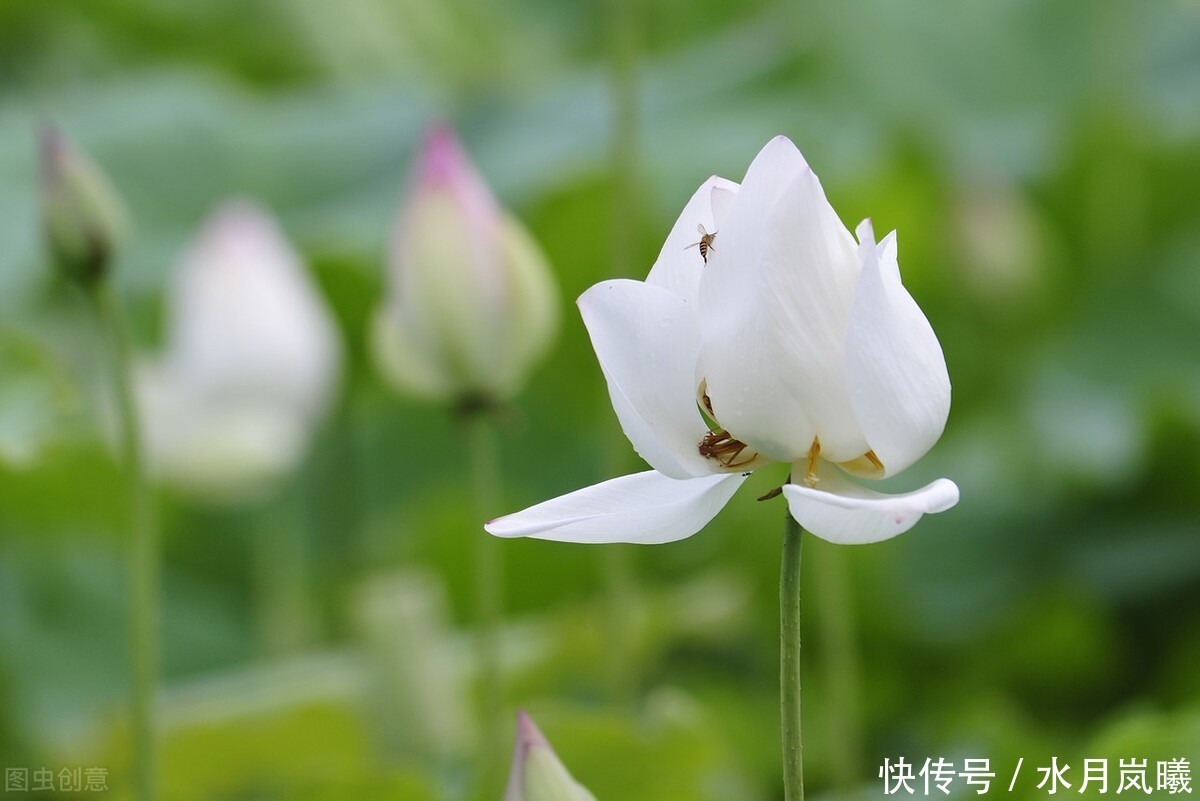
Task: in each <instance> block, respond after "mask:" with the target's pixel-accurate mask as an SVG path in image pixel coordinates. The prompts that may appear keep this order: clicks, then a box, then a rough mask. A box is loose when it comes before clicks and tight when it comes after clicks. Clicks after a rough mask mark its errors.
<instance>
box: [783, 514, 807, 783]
mask: <svg viewBox="0 0 1200 801" xmlns="http://www.w3.org/2000/svg"><path fill="white" fill-rule="evenodd" d="M803 534H804V529H802V528H800V524H799V523H797V522H796V521H795V519H794V518H793V517H792V516H791V515H790V514H789V515H787V521H786V526H785V527H784V532H783V567H782V569H781V571H780V575H779V645H780V653H779V697H780V712H781V722H782V726H781V732H782V735H783V740H782V742H783V793H784V800H785V801H804V746H803V742H802V740H801V737H800V546H801V539H802V537H803Z"/></svg>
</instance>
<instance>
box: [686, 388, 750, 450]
mask: <svg viewBox="0 0 1200 801" xmlns="http://www.w3.org/2000/svg"><path fill="white" fill-rule="evenodd" d="M696 398H697V402H698V403H699V406H700V413H701V416H702V417H703V418H704V420H705V422H706V423H708V426H709V429H708V433H707V434H705V435H704V438H703V439H701V440H700V444H699V446H697V449H698V450H699V451H700V455H701V456H703V457H704V458H705V459H715V460H716V461H717V462H718V463H719V464H720V465H721V466H722V467H726V468H729V469H731V470H736V469H738V468H740V467H746V466H747V465H749V464H751V463H752V462H754V461H755V460H757V459H758V453H757V452H756V451H753V450H751V449H750V448H749V446H747V445H746V443H744V442H742V441H741V440H739V439H738V438H736V437H735V436H733V435H732V434H730V433H729V432H728V431H726V430H725V429H724V428H722V427H721V424H720V423H718V422H717V415H716V413H715V412H713V407H712V400H711V399H710V398H709V397H708V392H707V381H701V382H700V387H699V389H698V390H697V391H696Z"/></svg>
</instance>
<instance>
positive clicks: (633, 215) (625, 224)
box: [609, 0, 639, 277]
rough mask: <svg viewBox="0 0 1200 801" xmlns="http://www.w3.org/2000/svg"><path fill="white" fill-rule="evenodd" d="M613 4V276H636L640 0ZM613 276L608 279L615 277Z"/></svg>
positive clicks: (613, 2) (610, 1)
mask: <svg viewBox="0 0 1200 801" xmlns="http://www.w3.org/2000/svg"><path fill="white" fill-rule="evenodd" d="M609 3H610V4H611V19H612V31H611V45H610V47H611V54H610V57H611V69H612V75H611V81H612V104H613V128H612V137H613V145H612V147H613V149H612V170H613V226H614V228H613V230H616V231H622V232H623V235H622V236H619V237H613V240H612V242H611V247H610V248H609V250H610V252H611V255H612V263H613V273H612V275H616V276H629V275H632V274H633V272H634V261H635V256H636V247H637V243H638V235H637V234H638V219H639V217H638V209H637V199H638V195H639V193H638V169H637V164H638V148H637V131H638V75H637V70H638V49H639V47H638V45H639V41H638V28H639V26H638V22H639V20H638V14H637V11H638V8H639V4H638V0H609ZM612 275H610V276H609V277H612Z"/></svg>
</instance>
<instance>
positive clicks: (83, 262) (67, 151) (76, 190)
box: [39, 128, 126, 284]
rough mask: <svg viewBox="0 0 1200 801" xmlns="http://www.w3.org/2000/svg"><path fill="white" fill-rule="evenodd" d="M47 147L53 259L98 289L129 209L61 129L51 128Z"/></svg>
mask: <svg viewBox="0 0 1200 801" xmlns="http://www.w3.org/2000/svg"><path fill="white" fill-rule="evenodd" d="M39 145H40V148H41V202H42V225H43V227H44V229H45V236H46V243H47V245H48V247H49V249H50V256H51V258H52V259H53V261H54V263H55V266H56V267H57V268H58V269H59V270H60V271H61V273H62V274H63V275H64V276H66V277H67V278H69V279H70V280H73V281H79V282H81V283H83V284H92V283H94V282H96V281H98V280H101V279H102V278H103V277H104V276H105V274H106V273H107V272H108V269H109V264H110V262H111V261H112V256H113V252H114V251H115V249H116V247H117V244H118V243H119V241H120V240H121V238H122V235H123V232H124V230H125V227H126V226H125V219H126V217H125V209H124V206H123V204H122V203H121V200H120V198H119V197H118V196H117V193H116V192H115V191H114V190H113V188H112V185H111V184H110V183H109V181H108V179H107V178H106V177H105V175H104V173H103V172H101V171H100V169H99V168H98V167H96V165H95V164H93V163H92V161H91V160H90V159H89V158H88V157H87V156H86V155H84V153H82V152H81V151H79V150H77V149H76V148H75V147H74V146H73V145H72V144H71V143H70V142H68V141H67V139H66V137H65V136H63V135H62V133H61V132H60V131H59V130H58V129H57V128H46V129H45V130H43V131H42V133H41V135H40V137H39Z"/></svg>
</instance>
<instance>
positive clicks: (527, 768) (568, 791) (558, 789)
mask: <svg viewBox="0 0 1200 801" xmlns="http://www.w3.org/2000/svg"><path fill="white" fill-rule="evenodd" d="M504 801H596V797H595V796H594V795H592V794H591V793H590V792H588V791H587V789H586V788H585V787H583V786H582V785H581V784H579V783H578V782H577V781H575V780H574V779H573V778H571V774H570V773H568V772H567V768H566V766H564V765H563V763H562V762H560V761H559V759H558V756H557V755H556V754H555V753H554V749H553V748H551V747H550V743H549V742H547V741H546V738H545V737H544V736H543V735H542V733H541V731H539V730H538V727H537V725H535V724H534V722H533V719H532V718H530V717H529V715H527V714H525V713H524V712H523V711H522V712H518V713H517V746H516V748H515V749H514V750H513V762H512V773H511V774H510V775H509V777H508V790H507V791H506V792H505V793H504Z"/></svg>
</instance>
